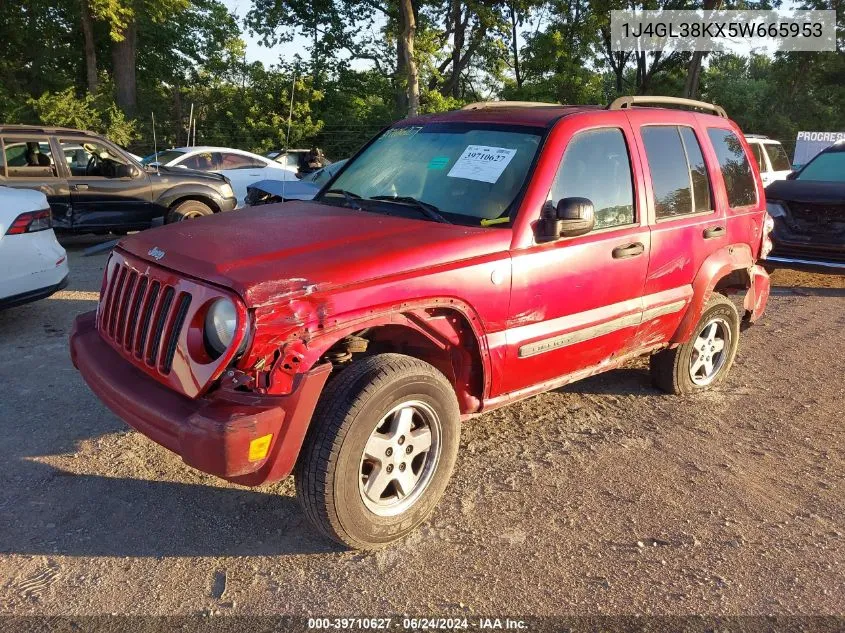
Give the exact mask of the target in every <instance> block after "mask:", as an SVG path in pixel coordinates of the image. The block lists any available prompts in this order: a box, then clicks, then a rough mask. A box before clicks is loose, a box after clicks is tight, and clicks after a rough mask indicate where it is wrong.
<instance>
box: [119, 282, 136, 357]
mask: <svg viewBox="0 0 845 633" xmlns="http://www.w3.org/2000/svg"><path fill="white" fill-rule="evenodd" d="M137 281H138V273H136V272H135V271H134V270H133V271H131V272H129V273H127V277H126V281H125V282H124V284H123V291H122V292H121V293H120V303H119V304H118V305H119V306H120V307H119V308H118V311H117V321H116V323H115V332H114V340H115V341H117V342H118V343H120V342H122V341H123V338H124V337H125V336H126V328H127V323H126V311H127V310H128V309H129V301H130V300H131V299H132V293H133V292H134V291H135V283H136V282H137Z"/></svg>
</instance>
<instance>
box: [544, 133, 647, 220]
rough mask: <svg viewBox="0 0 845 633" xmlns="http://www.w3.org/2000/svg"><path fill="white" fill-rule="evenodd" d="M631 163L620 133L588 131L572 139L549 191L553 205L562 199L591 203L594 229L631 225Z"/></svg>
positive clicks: (632, 203) (632, 198) (632, 210)
mask: <svg viewBox="0 0 845 633" xmlns="http://www.w3.org/2000/svg"><path fill="white" fill-rule="evenodd" d="M631 183H632V180H631V161H630V159H629V157H628V146H627V145H626V144H625V137H624V136H623V135H622V131H621V130H619V129H616V128H608V129H603V130H588V131H586V132H581V133H579V134H576V135H575V136H573V137H572V139H571V140H570V141H569V144H568V145H567V146H566V151H565V152H564V154H563V160H562V161H561V163H560V167H559V168H558V171H557V175H556V176H555V181H554V184H552V190H551V192H550V200H551V202H552V204H557V203H558V202H559V201H560V200H561V199H562V198H576V197H579V198H587V199H589V200H590V201H591V202H592V203H593V207H594V208H595V214H596V216H595V217H596V224H595V228H596V229H606V228H609V227H614V226H624V225H626V224H633V223H634V192H633V185H632V184H631Z"/></svg>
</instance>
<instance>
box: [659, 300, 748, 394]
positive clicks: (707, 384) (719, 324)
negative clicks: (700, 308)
mask: <svg viewBox="0 0 845 633" xmlns="http://www.w3.org/2000/svg"><path fill="white" fill-rule="evenodd" d="M739 321H740V319H739V312H737V309H736V306H735V305H734V304H733V303H732V302H731V301H730V299H728V298H727V297H726V296H724V295H722V294H718V293H714V294H713V296H712V297H711V298H710V300H709V301H708V302H707V304H706V305H705V306H704V312H703V313H702V315H701V318H700V319H699V321H698V323H697V324H696V326H695V329H694V330H693V334H692V336H691V337H690V339H689V340H688V341H687V342H686V343H684V344H683V345H679V346H678V347H675V348H673V349H667V350H663V351H661V352H658V353H656V354H653V355H652V356H651V358H650V359H649V366H650V369H651V379H652V382H653V383H654V386H655V387H658V388H659V389H662V390H663V391H666V392H668V393H673V394H676V395H684V394H690V393H695V392H696V391H704V390H705V389H710V388H711V387H714V386H715V385H718V384H719V383H721V382H722V381H723V380H724V379H725V378H726V377H727V375H728V372H730V370H731V366H732V365H733V362H734V359H735V358H736V352H737V348H738V347H739Z"/></svg>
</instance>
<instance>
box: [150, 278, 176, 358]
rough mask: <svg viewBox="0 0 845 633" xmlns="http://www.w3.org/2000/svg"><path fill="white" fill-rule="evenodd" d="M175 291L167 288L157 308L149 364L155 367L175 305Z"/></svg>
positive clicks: (151, 337)
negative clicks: (172, 307) (165, 329)
mask: <svg viewBox="0 0 845 633" xmlns="http://www.w3.org/2000/svg"><path fill="white" fill-rule="evenodd" d="M173 294H174V290H173V288H171V287H170V286H165V288H164V292H163V293H161V301H160V302H159V305H158V306H157V308H156V316H155V321H154V323H153V331H152V336H150V341H149V344H148V351H147V356H146V359H147V364H148V365H151V366H153V367H155V364H156V361H157V360H158V354H159V348H160V347H161V335H162V334H163V333H164V325H165V323H166V321H167V317H168V316H169V315H170V305H171V303H173Z"/></svg>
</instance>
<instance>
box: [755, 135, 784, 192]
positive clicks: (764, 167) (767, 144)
mask: <svg viewBox="0 0 845 633" xmlns="http://www.w3.org/2000/svg"><path fill="white" fill-rule="evenodd" d="M745 140H746V141H748V144H749V145H750V146H751V151H752V152H754V157H755V158H756V159H757V167H758V168H759V169H760V177H761V178H762V179H763V186H764V187H765V186H766V185H768V184H770V183H772V182H774V181H775V180H786V177H787V176H788V175H789V174H791V173H792V164H791V163H790V162H789V157H788V156H787V155H786V151H785V150H784V149H783V145H781V144H780V141H775V140H773V139H770V138H769V137H768V136H763V135H762V134H746V135H745Z"/></svg>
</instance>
